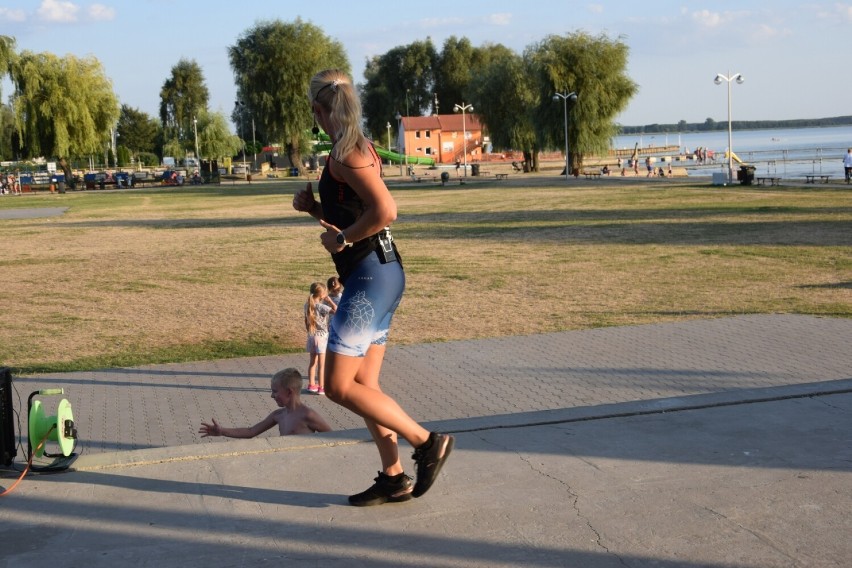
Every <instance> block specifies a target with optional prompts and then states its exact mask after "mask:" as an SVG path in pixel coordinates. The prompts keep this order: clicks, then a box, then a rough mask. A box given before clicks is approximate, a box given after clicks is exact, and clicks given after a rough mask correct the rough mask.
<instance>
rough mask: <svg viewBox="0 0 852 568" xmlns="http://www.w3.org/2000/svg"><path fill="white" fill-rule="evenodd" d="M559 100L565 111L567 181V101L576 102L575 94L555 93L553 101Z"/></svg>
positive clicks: (566, 168)
mask: <svg viewBox="0 0 852 568" xmlns="http://www.w3.org/2000/svg"><path fill="white" fill-rule="evenodd" d="M559 99H562V106H563V108H564V111H565V112H564V115H565V181H568V176H569V175H570V174H571V172H570V171H569V168H568V101H569V100H570V101H571V102H572V103H573V102H576V100H577V93H576V92H575V91H571V92H570V93H556V94H555V95H553V100H554V101H558V100H559Z"/></svg>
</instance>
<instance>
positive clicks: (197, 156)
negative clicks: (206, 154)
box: [192, 117, 201, 167]
mask: <svg viewBox="0 0 852 568" xmlns="http://www.w3.org/2000/svg"><path fill="white" fill-rule="evenodd" d="M192 128H193V130H195V159H196V160H198V164H199V167H201V156H199V155H198V118H196V117H193V119H192Z"/></svg>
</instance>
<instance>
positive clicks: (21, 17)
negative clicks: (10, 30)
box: [0, 8, 27, 22]
mask: <svg viewBox="0 0 852 568" xmlns="http://www.w3.org/2000/svg"><path fill="white" fill-rule="evenodd" d="M26 19H27V14H26V12H24V11H23V10H13V9H12V8H0V22H24V21H26Z"/></svg>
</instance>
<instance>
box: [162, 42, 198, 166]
mask: <svg viewBox="0 0 852 568" xmlns="http://www.w3.org/2000/svg"><path fill="white" fill-rule="evenodd" d="M209 100H210V93H209V91H208V90H207V85H205V83H204V74H203V73H202V72H201V67H199V66H198V63H196V62H195V61H192V60H188V59H181V60H180V61H178V64H177V65H175V66H174V67H172V74H171V77H169V78H168V79H166V81H165V82H164V83H163V86H162V88H161V89H160V122H161V123H162V126H163V137H164V139H165V141H166V144H165V146H166V148H171V155H176V154H178V153H179V152H183V153H185V152H186V151H187V150H189V149H190V148H195V122H194V121H195V120H196V118H197V117H198V114H199V113H200V112H201V111H202V110H206V109H207V103H208V101H209Z"/></svg>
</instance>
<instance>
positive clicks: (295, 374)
mask: <svg viewBox="0 0 852 568" xmlns="http://www.w3.org/2000/svg"><path fill="white" fill-rule="evenodd" d="M272 384H278V385H279V386H281V387H284V388H285V389H292V390H293V392H294V393H297V394H298V393H300V392H302V373H300V372H299V371H298V369H296V368H294V367H287V368H286V369H282V370H280V371H278V372H277V373H275V374H274V375H272Z"/></svg>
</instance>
